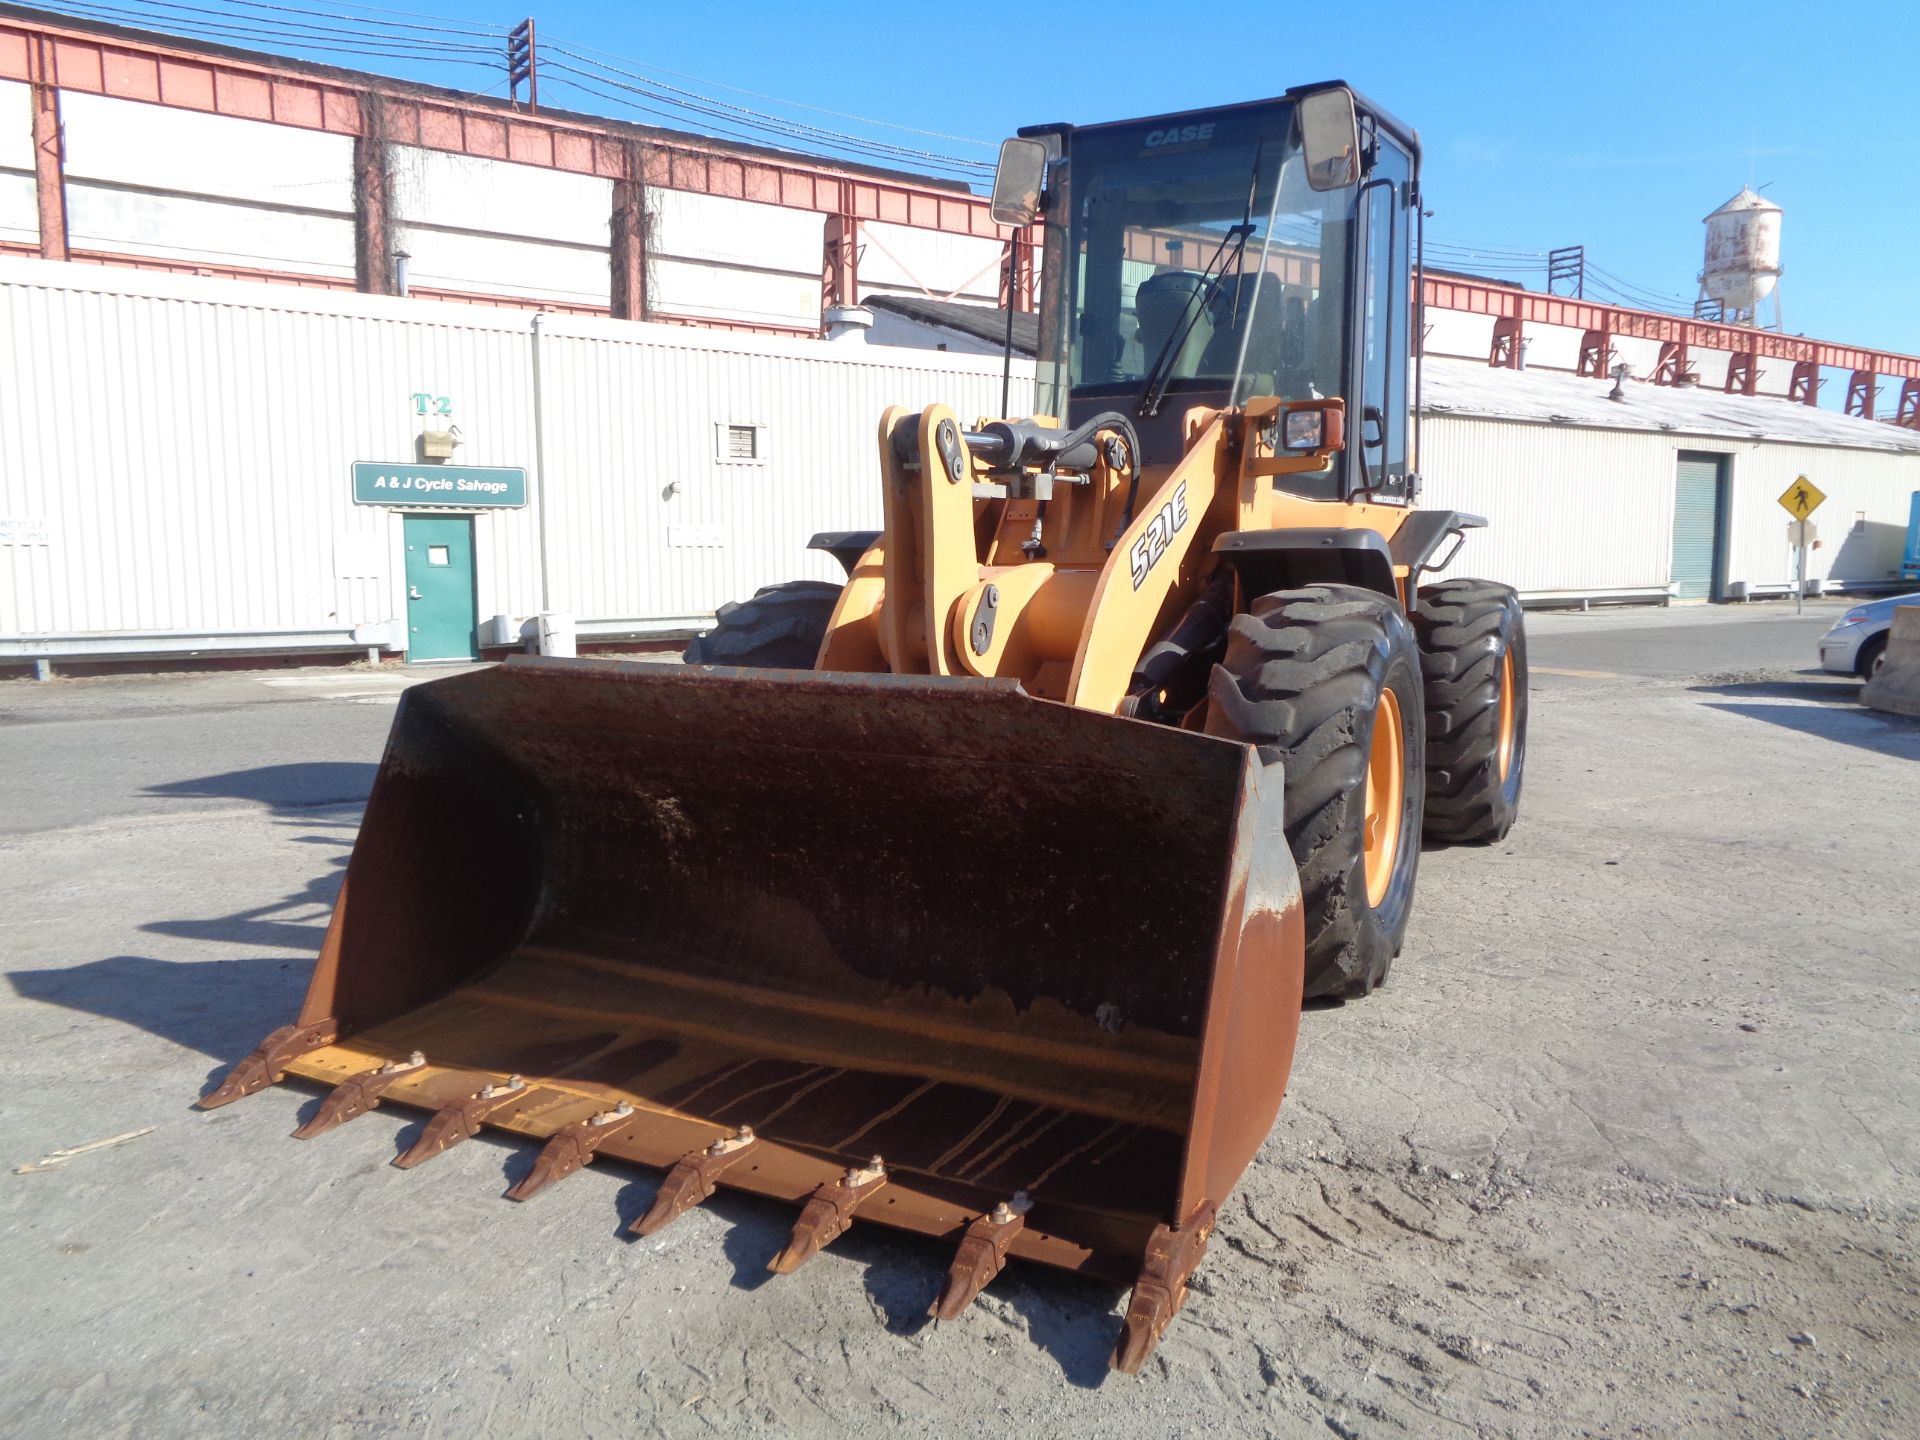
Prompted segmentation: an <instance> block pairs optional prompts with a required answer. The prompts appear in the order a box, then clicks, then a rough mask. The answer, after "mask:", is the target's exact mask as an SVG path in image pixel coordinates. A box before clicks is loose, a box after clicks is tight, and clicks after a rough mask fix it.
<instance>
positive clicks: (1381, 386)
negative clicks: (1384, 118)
mask: <svg viewBox="0 0 1920 1440" xmlns="http://www.w3.org/2000/svg"><path fill="white" fill-rule="evenodd" d="M1375 146H1376V149H1375V158H1374V163H1373V168H1372V169H1371V170H1369V171H1368V172H1367V178H1366V180H1365V182H1364V183H1363V184H1362V185H1361V187H1360V197H1359V214H1358V215H1357V216H1356V217H1355V219H1356V229H1357V230H1358V233H1359V241H1360V243H1359V246H1358V249H1359V251H1360V254H1359V269H1358V272H1357V273H1358V276H1359V283H1358V287H1357V288H1358V291H1359V295H1358V301H1359V303H1358V306H1357V309H1358V312H1359V313H1358V314H1357V315H1356V316H1355V336H1354V354H1355V356H1356V360H1357V363H1356V365H1355V370H1356V372H1357V373H1356V377H1355V378H1356V380H1357V384H1356V385H1355V386H1354V388H1353V390H1352V391H1351V392H1350V393H1352V394H1355V395H1357V396H1358V397H1359V402H1358V404H1356V405H1354V406H1353V409H1352V410H1351V411H1350V412H1349V414H1348V418H1347V435H1348V437H1349V438H1348V441H1347V443H1348V445H1349V446H1351V447H1353V450H1354V454H1355V456H1356V463H1355V464H1354V466H1353V468H1352V470H1351V472H1350V475H1351V480H1350V484H1351V487H1352V489H1353V491H1355V492H1360V491H1365V492H1368V493H1367V498H1369V499H1376V500H1404V499H1406V498H1408V497H1407V488H1408V476H1409V475H1410V474H1411V472H1412V470H1413V455H1412V446H1411V445H1410V444H1409V423H1410V421H1409V414H1408V412H1409V410H1410V409H1411V407H1412V403H1413V389H1412V386H1411V383H1410V381H1411V365H1410V356H1411V351H1412V343H1413V334H1412V330H1413V326H1412V320H1413V247H1412V243H1411V240H1412V204H1411V199H1412V190H1411V186H1412V178H1413V176H1412V171H1413V167H1412V162H1411V161H1410V160H1409V158H1408V157H1407V155H1406V153H1405V152H1404V151H1402V150H1401V149H1400V148H1399V147H1398V146H1397V145H1395V144H1394V143H1393V141H1392V139H1391V138H1389V137H1388V136H1386V135H1384V134H1379V133H1378V132H1376V135H1375Z"/></svg>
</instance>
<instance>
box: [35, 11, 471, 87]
mask: <svg viewBox="0 0 1920 1440" xmlns="http://www.w3.org/2000/svg"><path fill="white" fill-rule="evenodd" d="M163 3H164V0H150V4H149V8H146V9H141V10H130V9H126V8H124V7H121V6H118V5H109V4H104V3H100V0H65V5H64V9H63V10H62V12H60V13H65V14H70V15H73V16H75V17H76V18H80V19H89V20H104V21H107V22H108V23H110V24H124V23H128V22H132V23H134V24H136V25H138V26H139V27H140V28H142V29H150V28H152V26H153V22H154V21H155V20H156V19H158V20H162V21H164V22H165V23H166V25H167V26H168V27H169V28H170V29H171V30H172V31H174V32H176V33H180V34H184V35H187V36H190V37H193V38H196V39H211V40H227V41H231V40H241V41H249V42H253V43H256V44H257V43H261V42H265V43H268V44H277V45H279V46H281V47H285V48H287V49H297V50H314V51H320V52H322V53H325V54H331V55H352V56H357V57H360V58H371V59H382V60H390V59H405V60H434V61H438V62H440V63H443V64H450V65H480V66H484V67H485V68H487V69H490V70H491V69H497V68H498V65H497V63H496V62H494V61H491V60H480V59H477V58H474V57H476V56H478V55H492V54H493V51H492V48H491V47H483V46H479V45H465V44H461V45H452V44H448V43H446V42H437V41H436V42H430V41H421V40H411V39H401V38H398V37H395V38H392V39H389V38H387V37H384V36H374V37H369V38H361V37H359V36H357V35H356V34H355V32H352V31H326V30H322V29H320V28H319V27H312V33H311V34H300V33H297V29H303V28H307V27H297V28H296V27H288V26H280V25H277V26H273V27H271V28H268V27H267V26H266V25H265V23H264V22H263V23H262V24H247V23H245V19H244V17H240V18H237V19H236V20H234V21H233V22H231V23H227V22H219V21H212V20H200V19H197V18H194V17H193V16H189V15H174V14H161V15H156V14H155V13H154V11H155V10H156V9H159V8H160V7H161V5H162V4H163ZM348 42H350V43H348ZM463 52H464V53H463Z"/></svg>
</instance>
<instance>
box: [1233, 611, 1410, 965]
mask: <svg viewBox="0 0 1920 1440" xmlns="http://www.w3.org/2000/svg"><path fill="white" fill-rule="evenodd" d="M1387 692H1391V697H1392V698H1391V701H1390V702H1389V701H1387V700H1385V699H1383V696H1384V695H1385V694H1386V693H1387ZM1421 707H1422V697H1421V685H1420V652H1419V647H1418V645H1417V643H1416V642H1415V640H1414V635H1413V630H1412V628H1411V627H1410V626H1409V625H1408V624H1407V618H1406V616H1405V615H1404V614H1403V613H1401V609H1400V606H1399V605H1398V603H1396V602H1395V601H1393V600H1391V599H1389V598H1388V597H1386V596H1384V595H1380V594H1377V593H1375V592H1374V591H1371V590H1362V589H1360V588H1358V587H1357V586H1352V585H1314V586H1308V587H1305V588H1302V589H1298V590H1281V591H1276V592H1275V593H1274V594H1271V595H1263V596H1262V597H1261V598H1259V599H1258V600H1255V601H1254V602H1253V606H1252V608H1251V611H1250V613H1248V614H1244V615H1239V616H1236V617H1235V618H1234V621H1233V623H1232V625H1231V626H1230V627H1229V629H1228V633H1227V653H1226V655H1225V657H1224V658H1223V659H1222V661H1221V663H1220V664H1218V665H1216V666H1215V667H1214V669H1213V675H1212V678H1211V681H1210V684H1209V687H1208V702H1207V722H1206V728H1207V733H1208V734H1210V735H1221V736H1225V737H1227V738H1229V739H1233V740H1242V741H1245V742H1246V743H1248V744H1250V745H1253V746H1256V747H1257V748H1258V749H1259V752H1260V756H1261V758H1262V759H1263V760H1265V761H1266V762H1267V763H1268V764H1278V765H1281V766H1283V767H1284V768H1285V772H1286V786H1285V804H1286V831H1287V843H1288V845H1289V847H1290V848H1291V849H1292V851H1293V860H1294V864H1295V866H1297V867H1298V869H1299V872H1300V891H1301V900H1302V904H1303V906H1304V908H1305V912H1306V931H1307V964H1306V997H1307V998H1309V999H1311V998H1313V997H1314V996H1334V997H1339V998H1348V997H1354V996H1361V995H1365V994H1367V993H1369V992H1370V991H1371V990H1373V988H1374V987H1375V986H1377V985H1378V984H1380V982H1381V981H1382V980H1384V979H1385V978H1386V974H1387V970H1388V968H1389V967H1390V966H1391V965H1392V964H1393V959H1394V956H1396V955H1398V954H1399V953H1400V945H1401V941H1402V940H1403V939H1404V938H1405V936H1406V931H1407V917H1408V915H1409V914H1410V913H1411V912H1412V909H1413V885H1414V876H1415V873H1416V871H1417V870H1418V868H1419V863H1420V810H1421V796H1422V793H1423V792H1422V787H1421V784H1420V777H1421V775H1422V774H1423V773H1424V755H1425V736H1426V727H1425V724H1424V721H1423V718H1422V708H1421ZM1390 715H1397V717H1398V721H1399V725H1398V731H1399V743H1398V745H1397V746H1387V749H1389V750H1390V751H1391V752H1392V753H1393V755H1394V756H1395V757H1397V761H1398V765H1399V777H1400V783H1399V792H1400V793H1399V803H1398V804H1397V806H1394V807H1392V808H1394V809H1397V811H1398V813H1397V815H1392V816H1386V815H1384V814H1382V815H1376V817H1375V821H1376V826H1378V825H1379V824H1382V823H1385V824H1389V825H1391V826H1392V827H1393V828H1391V829H1387V830H1379V829H1376V836H1377V839H1376V844H1375V854H1376V860H1375V869H1374V871H1373V881H1374V883H1373V884H1372V885H1371V886H1370V885H1369V870H1368V856H1367V825H1368V793H1369V769H1370V764H1373V763H1376V762H1377V759H1378V758H1380V757H1376V755H1375V750H1374V736H1375V731H1376V728H1378V727H1380V726H1381V725H1382V724H1383V723H1384V724H1385V726H1386V729H1385V730H1384V732H1383V746H1385V745H1386V741H1387V740H1390V739H1391V737H1392V735H1393V726H1392V721H1391V720H1390V719H1389V720H1385V721H1383V718H1382V717H1383V716H1390ZM1378 788H1380V789H1382V790H1383V791H1384V790H1386V788H1387V787H1378ZM1385 847H1391V848H1390V849H1387V848H1385ZM1370 891H1371V893H1370ZM1375 895H1377V896H1378V898H1377V899H1375V898H1374V896H1375Z"/></svg>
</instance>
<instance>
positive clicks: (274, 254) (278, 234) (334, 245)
mask: <svg viewBox="0 0 1920 1440" xmlns="http://www.w3.org/2000/svg"><path fill="white" fill-rule="evenodd" d="M67 237H68V239H69V240H70V241H71V242H72V244H73V247H74V248H75V249H76V250H105V251H110V252H112V253H114V254H118V255H151V256H157V257H159V258H161V259H165V260H183V261H194V262H198V263H201V264H206V265H243V266H249V267H254V268H260V269H269V270H291V271H297V272H300V273H302V274H309V275H330V276H339V277H343V278H345V279H349V280H351V279H352V278H353V219H352V217H351V216H341V217H339V218H335V217H332V216H321V215H303V214H290V213H288V212H287V211H284V210H267V209H262V208H260V207H258V206H253V205H248V204H245V203H241V202H236V201H229V200H204V199H194V198H189V197H186V196H178V195H148V194H144V193H142V192H140V191H135V190H121V189H112V188H106V187H103V186H100V185H95V184H92V183H90V182H88V181H85V180H69V181H68V182H67Z"/></svg>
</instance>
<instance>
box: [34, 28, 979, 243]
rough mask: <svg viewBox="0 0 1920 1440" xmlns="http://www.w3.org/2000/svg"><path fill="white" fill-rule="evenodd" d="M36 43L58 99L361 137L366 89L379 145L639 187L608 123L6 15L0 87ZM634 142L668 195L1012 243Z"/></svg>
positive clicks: (669, 144) (920, 202)
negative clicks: (138, 105) (380, 120)
mask: <svg viewBox="0 0 1920 1440" xmlns="http://www.w3.org/2000/svg"><path fill="white" fill-rule="evenodd" d="M38 47H44V49H45V52H46V54H47V65H46V70H47V74H46V79H47V80H48V81H49V82H50V83H52V84H54V85H56V86H58V87H59V88H60V89H62V90H73V91H77V92H82V93H85V94H89V95H106V96H111V97H113V98H115V99H120V100H139V101H144V102H146V103H148V104H152V105H169V106H173V107H175V108H178V109H183V110H199V111H203V112H205V113H207V114H212V115H225V116H231V117H233V118H235V119H241V120H264V121H268V122H270V123H272V124H276V125H292V126H296V127H298V128H300V129H305V130H322V131H325V132H327V133H329V134H333V135H350V136H355V137H359V136H362V135H364V134H365V132H366V117H365V116H364V115H363V113H362V108H363V107H362V105H361V96H362V95H363V94H368V93H371V94H376V95H379V96H380V97H381V98H382V99H383V100H384V102H385V106H384V108H385V112H386V113H385V126H384V128H385V131H386V138H387V139H389V140H391V141H394V142H396V143H399V144H403V145H418V146H421V147H422V148H424V149H429V150H446V151H450V152H452V153H454V154H458V155H475V156H480V157H482V158H485V159H490V160H511V161H514V162H516V163H519V164H522V165H536V166H541V167H543V168H546V169H551V170H567V171H571V172H573V173H575V174H580V175H597V176H600V177H601V178H603V179H607V180H630V179H634V178H636V177H634V176H633V175H631V174H629V172H628V166H629V150H630V147H629V145H628V142H629V141H630V140H631V139H633V138H634V137H635V136H636V135H641V132H639V131H637V130H636V128H635V127H632V126H624V125H620V124H618V123H617V122H613V121H607V122H604V123H593V122H590V121H585V120H579V119H568V118H565V117H561V116H555V115H552V114H539V115H532V114H527V113H524V112H515V111H508V110H504V109H500V108H497V107H495V106H491V105H484V104H479V103H467V102H461V101H458V100H454V99H452V98H450V97H442V96H436V95H423V94H421V93H419V91H418V90H416V89H413V88H411V87H408V86H405V85H402V84H397V83H394V82H390V81H384V80H381V79H380V78H378V77H375V76H368V77H366V83H365V84H361V83H358V81H357V80H356V81H355V82H353V83H349V82H347V81H345V80H342V79H339V78H335V77H331V76H325V75H318V74H312V73H308V72H306V71H302V70H298V69H293V68H284V69H282V68H276V67H273V66H269V65H265V64H261V63H258V62H254V61H249V60H244V59H241V58H239V57H237V56H227V55H216V54H210V53H206V52H202V51H197V50H191V49H187V48H184V47H179V46H171V45H161V44H157V43H150V42H146V41H142V40H135V39H133V38H131V37H122V36H107V35H100V34H95V33H93V32H90V31H87V30H84V29H80V28H68V27H65V26H60V25H50V24H44V23H41V22H38V21H27V20H21V19H14V18H11V17H6V18H0V79H9V80H24V81H29V82H31V81H34V80H36V79H38V78H39V75H38V70H39V67H38V65H37V64H36V65H34V66H33V67H32V68H30V64H29V57H30V56H34V55H36V53H37V48H38ZM641 139H642V148H643V149H644V151H645V155H646V159H645V171H646V173H645V175H644V176H643V177H639V178H642V179H643V180H644V183H646V184H648V185H654V186H658V187H660V188H662V189H668V190H686V191H692V192H694V193H696V194H701V195H722V196H726V197H728V198H731V199H736V200H751V201H755V202H757V203H759V204H763V205H781V206H785V207H788V208H790V209H796V210H813V211H817V212H819V213H821V214H828V215H831V214H846V215H850V216H852V217H853V218H855V219H857V220H879V221H884V222H886V223H888V224H895V225H909V226H913V227H915V228H918V229H923V230H940V231H945V232H947V233H949V234H958V235H973V236H977V237H979V238H981V239H985V240H1001V241H1004V240H1005V239H1006V237H1007V234H1008V233H1009V232H1008V231H1007V229H1006V227H1004V226H1001V225H996V224H994V223H993V219H992V217H991V216H990V215H989V214H988V213H987V204H986V202H985V201H984V200H982V199H980V198H978V197H977V196H974V195H971V194H969V193H968V192H966V191H964V190H942V189H939V188H937V187H935V186H933V185H931V184H928V185H915V184H913V183H912V182H911V181H908V180H904V179H900V180H895V179H890V178H883V177H879V176H871V175H864V174H859V173H854V172H849V171H846V170H840V169H836V168H834V167H832V166H831V165H830V164H828V163H826V162H821V163H820V164H818V165H808V164H806V163H804V162H801V161H781V160H778V159H774V158H772V157H768V156H761V155H754V154H749V153H746V152H744V151H740V150H732V149H728V148H726V147H725V146H723V145H720V144H718V143H716V144H714V145H712V146H711V147H709V146H705V145H702V144H701V143H700V142H699V141H697V140H694V139H679V138H676V139H673V140H664V139H661V138H659V137H657V136H654V135H641Z"/></svg>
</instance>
